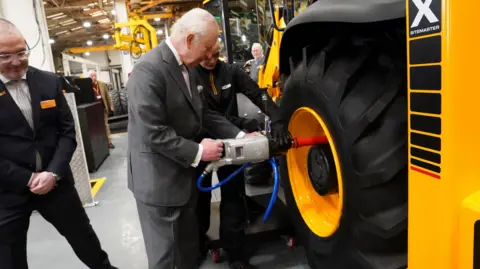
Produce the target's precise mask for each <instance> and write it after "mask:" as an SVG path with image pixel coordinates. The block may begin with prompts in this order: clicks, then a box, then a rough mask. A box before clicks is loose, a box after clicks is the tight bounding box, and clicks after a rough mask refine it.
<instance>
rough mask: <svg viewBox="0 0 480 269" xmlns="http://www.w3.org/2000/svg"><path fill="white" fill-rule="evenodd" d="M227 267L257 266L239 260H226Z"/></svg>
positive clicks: (252, 268) (245, 267)
mask: <svg viewBox="0 0 480 269" xmlns="http://www.w3.org/2000/svg"><path fill="white" fill-rule="evenodd" d="M228 267H230V268H231V269H257V267H255V266H253V265H251V264H250V263H248V262H246V261H241V260H237V261H230V262H228Z"/></svg>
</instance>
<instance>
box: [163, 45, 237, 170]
mask: <svg viewBox="0 0 480 269" xmlns="http://www.w3.org/2000/svg"><path fill="white" fill-rule="evenodd" d="M165 43H167V46H168V47H169V48H170V50H171V51H172V52H173V55H174V56H175V59H176V60H177V62H178V65H180V66H182V74H183V78H184V79H185V83H186V84H187V88H188V90H189V91H190V96H192V91H191V89H190V79H189V76H188V71H187V68H186V67H185V65H184V64H183V62H182V59H180V55H179V54H178V52H177V50H176V49H175V47H174V46H173V45H172V42H171V41H170V38H168V37H167V39H166V40H165ZM244 136H245V132H242V131H240V132H239V133H238V134H237V137H236V138H242V137H244ZM202 154H203V146H202V145H201V144H198V152H197V156H196V157H195V160H194V161H193V163H192V166H193V167H197V166H198V164H199V163H200V161H201V160H202Z"/></svg>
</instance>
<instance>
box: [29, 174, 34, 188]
mask: <svg viewBox="0 0 480 269" xmlns="http://www.w3.org/2000/svg"><path fill="white" fill-rule="evenodd" d="M34 175H35V174H34V173H32V175H31V176H30V179H29V180H28V183H27V187H28V185H30V183H31V182H32V179H33V176H34Z"/></svg>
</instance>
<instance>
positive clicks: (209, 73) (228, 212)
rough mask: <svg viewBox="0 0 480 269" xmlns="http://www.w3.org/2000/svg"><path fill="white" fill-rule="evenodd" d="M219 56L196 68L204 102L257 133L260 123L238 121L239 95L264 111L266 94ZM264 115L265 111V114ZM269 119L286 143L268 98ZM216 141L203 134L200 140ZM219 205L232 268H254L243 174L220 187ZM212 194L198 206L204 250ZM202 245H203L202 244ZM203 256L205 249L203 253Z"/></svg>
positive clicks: (223, 172)
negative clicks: (247, 242)
mask: <svg viewBox="0 0 480 269" xmlns="http://www.w3.org/2000/svg"><path fill="white" fill-rule="evenodd" d="M218 57H219V52H217V53H215V54H214V55H213V56H212V57H211V58H209V59H207V60H204V61H203V62H202V63H201V64H200V65H199V66H198V67H196V70H195V71H196V75H197V79H198V80H199V85H201V88H199V90H201V92H202V94H203V96H204V97H205V99H204V100H205V102H206V104H207V106H208V108H209V109H211V110H214V111H217V112H220V113H221V114H223V115H224V116H225V117H226V118H227V119H228V120H229V121H230V122H232V123H233V124H235V125H236V126H237V127H239V128H240V129H243V130H245V131H247V132H255V131H259V130H260V129H261V123H259V122H258V121H256V120H254V119H246V118H242V117H239V115H238V106H237V93H242V94H244V95H245V96H246V97H248V98H249V99H250V100H251V101H252V102H253V103H254V104H255V105H257V106H258V107H259V108H261V109H262V110H264V106H265V105H264V103H265V101H263V100H262V96H263V95H264V94H265V93H266V92H265V91H264V90H262V89H260V88H259V87H258V85H257V83H255V81H253V80H252V79H251V78H250V77H249V76H248V75H247V74H246V73H245V72H244V71H243V70H242V69H241V67H239V66H236V65H231V64H227V63H224V62H222V61H218ZM264 112H265V111H264ZM266 114H267V115H268V116H269V117H270V119H271V121H272V123H271V129H272V131H271V134H272V136H273V137H274V138H275V139H277V140H278V141H282V142H284V143H286V142H287V141H286V140H287V138H288V136H289V133H288V130H287V129H286V124H285V123H284V122H283V121H282V120H281V118H280V115H279V114H280V113H279V111H278V108H277V106H276V105H275V103H274V102H273V101H272V99H271V98H270V97H269V96H268V95H267V111H266ZM207 137H209V138H215V137H212V136H211V135H210V134H208V133H206V132H204V133H203V137H201V138H207ZM205 166H206V164H205V163H204V164H202V165H201V166H199V168H198V174H197V176H198V175H200V173H201V172H202V171H203V169H204V168H205ZM238 168H239V167H238V166H233V165H231V166H225V167H222V168H221V169H219V171H218V177H219V179H220V180H222V179H224V178H226V177H227V176H229V175H230V174H232V173H233V172H234V171H235V170H236V169H238ZM210 185H211V176H210V177H208V178H205V180H204V186H210ZM221 196H222V199H221V204H220V240H221V241H222V246H223V249H224V250H225V251H226V252H227V254H228V257H229V266H230V268H232V269H237V268H238V269H240V268H242V269H250V268H254V267H253V266H252V265H250V264H249V262H248V257H247V254H246V252H245V249H244V245H245V226H246V216H245V214H246V208H245V202H244V201H245V200H244V197H245V183H244V180H243V174H241V173H240V174H239V175H238V176H237V178H235V179H233V180H232V181H230V182H229V183H227V184H225V185H223V186H222V187H221ZM210 200H211V194H210V192H201V193H200V196H199V199H198V204H197V214H198V221H199V228H200V231H199V233H200V238H201V243H203V244H201V247H202V246H205V244H206V241H207V240H208V238H207V236H206V233H207V231H208V229H209V225H210ZM202 241H203V242H202ZM201 251H203V252H204V253H205V252H206V250H205V249H203V250H201Z"/></svg>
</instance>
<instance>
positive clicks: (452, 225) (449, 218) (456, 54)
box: [407, 0, 480, 269]
mask: <svg viewBox="0 0 480 269" xmlns="http://www.w3.org/2000/svg"><path fill="white" fill-rule="evenodd" d="M442 6H443V7H442V11H441V20H440V21H441V29H440V32H439V33H436V34H432V35H426V36H422V37H419V38H410V37H408V44H407V45H408V52H409V53H408V66H409V73H408V74H409V75H408V76H409V79H408V82H409V85H410V87H409V97H410V98H409V117H410V124H409V133H410V137H411V138H412V135H413V136H415V135H417V137H418V134H420V135H424V136H425V137H428V138H430V139H433V140H437V141H439V142H440V147H436V149H432V148H431V147H430V148H429V147H425V146H423V147H422V146H420V145H418V142H416V141H412V139H410V140H409V147H410V154H409V157H410V159H411V163H410V170H409V227H408V228H409V238H408V239H409V244H408V268H409V269H426V268H432V269H433V268H435V269H478V268H480V260H479V259H480V257H479V253H480V252H479V249H478V248H479V247H480V246H479V244H480V242H479V239H478V233H479V232H480V227H479V225H478V224H477V222H478V221H479V220H480V180H479V179H480V166H479V160H478V157H477V153H478V152H480V142H479V140H478V137H477V133H478V130H479V127H478V124H477V122H478V115H479V112H478V106H479V100H480V93H479V92H478V90H477V88H478V84H479V83H478V73H479V70H480V69H479V68H478V67H477V66H476V65H475V64H476V63H478V62H480V50H479V49H478V37H477V36H476V35H475V34H474V33H473V32H472V29H473V28H475V26H477V25H478V22H476V21H475V20H474V19H473V18H475V17H476V16H478V11H479V10H480V2H479V1H476V0H465V1H455V0H443V1H442ZM408 10H409V8H408V4H407V16H408V18H410V16H415V14H409V13H408ZM408 21H409V20H408V19H407V22H408ZM408 26H409V25H407V27H408ZM407 29H408V28H407ZM407 36H408V34H407ZM433 40H439V42H440V46H441V59H439V61H431V62H424V63H423V62H422V63H421V64H414V63H412V58H413V57H412V55H414V54H415V55H416V54H418V53H420V51H415V49H417V48H418V46H419V44H420V45H421V43H422V42H432V41H433ZM422 67H423V68H427V69H426V70H428V69H430V70H433V69H436V70H441V73H440V74H438V77H428V78H427V77H425V78H424V79H425V80H431V82H430V84H432V83H434V81H433V80H435V79H437V80H438V82H440V87H438V89H418V87H415V88H412V86H415V85H412V81H413V80H415V79H416V78H413V77H412V76H415V75H416V74H415V72H417V70H415V69H418V68H422ZM413 84H415V83H413ZM431 88H434V87H431ZM415 94H422V95H423V96H425V97H427V98H428V99H426V100H427V101H428V100H430V101H428V103H424V104H423V105H424V106H423V108H422V107H419V108H420V109H412V105H415V104H413V102H412V98H415V97H414V95H415ZM434 99H435V100H436V101H435V100H434ZM432 105H436V106H438V107H440V108H441V110H440V111H439V112H440V113H435V114H432V113H424V112H421V111H418V110H422V109H423V110H427V109H428V107H430V106H432ZM419 116H420V117H422V120H424V122H425V124H426V126H436V127H435V128H433V129H436V131H439V132H432V131H430V132H428V131H426V130H421V129H422V127H418V126H414V125H415V124H416V122H415V121H418V119H419V118H418V117H419ZM424 129H425V128H424ZM433 129H432V130H433ZM414 149H421V150H423V151H424V152H428V153H431V154H430V155H432V156H439V157H440V159H437V160H438V162H432V161H431V160H430V161H429V160H428V159H427V158H419V157H418V154H417V156H413V155H412V154H411V153H412V150H414ZM425 157H427V156H425ZM412 162H414V163H416V164H422V166H425V167H427V168H431V169H426V168H424V167H419V166H418V165H415V164H414V163H412ZM475 256H476V258H475Z"/></svg>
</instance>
